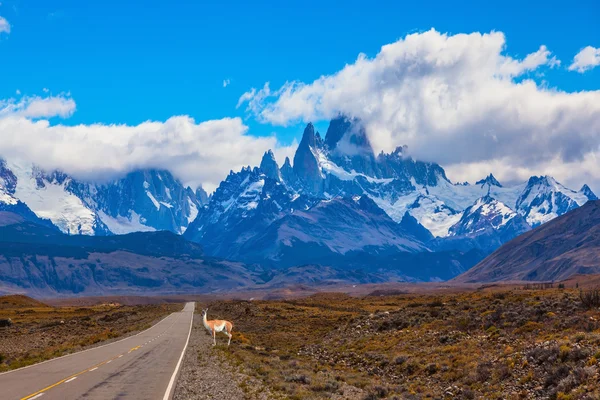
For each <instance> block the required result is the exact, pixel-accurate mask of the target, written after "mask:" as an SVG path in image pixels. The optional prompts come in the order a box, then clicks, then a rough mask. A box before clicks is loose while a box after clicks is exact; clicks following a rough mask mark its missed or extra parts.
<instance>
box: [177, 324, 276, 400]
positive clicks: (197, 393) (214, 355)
mask: <svg viewBox="0 0 600 400" xmlns="http://www.w3.org/2000/svg"><path fill="white" fill-rule="evenodd" d="M226 345H227V338H226V336H225V335H222V334H219V335H218V336H217V348H215V347H214V346H213V341H212V337H211V336H210V335H209V334H208V332H207V331H206V329H205V328H204V325H203V324H202V317H201V316H200V315H199V314H194V325H193V328H192V334H191V336H190V342H189V344H188V348H187V350H186V352H185V356H184V358H183V364H182V366H181V371H180V372H179V377H178V379H177V384H176V386H175V393H174V395H173V399H174V400H192V399H216V398H223V399H247V400H255V399H256V400H266V399H272V398H274V397H273V396H271V395H270V393H269V392H268V390H267V389H266V388H264V386H263V385H262V383H260V382H258V381H257V380H256V379H254V378H252V377H249V376H248V375H246V374H244V373H242V372H241V371H240V369H239V368H236V367H234V366H232V365H231V364H230V363H229V362H227V360H225V359H224V357H223V356H222V355H221V354H219V349H218V348H219V347H220V346H226ZM235 345H236V344H235V343H232V344H231V346H235ZM225 351H226V350H225ZM242 388H243V389H242Z"/></svg>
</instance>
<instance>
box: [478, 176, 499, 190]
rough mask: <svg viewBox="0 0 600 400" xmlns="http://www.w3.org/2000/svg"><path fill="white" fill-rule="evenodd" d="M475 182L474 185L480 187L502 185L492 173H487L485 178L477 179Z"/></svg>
mask: <svg viewBox="0 0 600 400" xmlns="http://www.w3.org/2000/svg"><path fill="white" fill-rule="evenodd" d="M475 184H476V185H481V187H483V186H485V185H489V186H497V187H502V185H501V184H500V182H498V180H497V179H496V177H495V176H494V175H492V174H489V175H488V176H486V177H485V178H483V179H481V180H479V181H477V182H476V183H475Z"/></svg>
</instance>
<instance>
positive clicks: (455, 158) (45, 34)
mask: <svg viewBox="0 0 600 400" xmlns="http://www.w3.org/2000/svg"><path fill="white" fill-rule="evenodd" d="M488 3H489V2H481V1H462V2H446V1H428V2H399V1H377V0H372V1H368V2H366V1H354V0H349V1H345V2H344V3H343V4H341V3H340V2H339V1H312V0H308V1H295V0H290V1H285V2H274V1H272V2H266V1H254V2H248V1H233V2H232V1H229V2H225V1H220V2H216V1H215V2H200V1H181V0H179V1H178V0H175V1H169V2H165V1H160V2H159V1H151V0H149V1H128V0H120V1H116V0H105V1H81V0H78V1H75V0H55V1H43V0H1V5H0V59H1V60H2V62H0V76H2V78H3V79H2V84H1V85H0V139H1V140H0V156H4V157H12V156H18V157H22V158H24V159H27V160H29V161H32V162H34V163H36V164H38V165H40V166H42V167H44V168H47V169H53V168H58V169H61V170H64V171H66V172H68V173H71V174H73V175H75V176H76V177H77V176H78V177H82V178H89V179H96V178H108V177H115V176H117V175H119V174H121V175H122V174H124V173H126V172H128V171H130V170H132V169H135V168H147V167H152V168H166V169H169V170H171V171H173V172H174V173H175V174H176V176H177V177H179V178H180V179H182V180H183V181H184V182H189V183H191V184H197V183H203V184H206V186H207V187H209V188H214V187H216V186H217V185H218V184H219V182H220V180H221V179H223V178H224V177H225V176H226V174H227V173H228V172H229V170H230V169H233V170H237V169H239V168H241V166H243V165H257V164H258V163H259V162H260V157H261V156H262V154H263V153H264V151H265V150H266V149H268V148H273V149H274V150H275V154H276V156H277V158H278V161H279V162H282V160H283V158H284V157H285V156H292V155H293V153H294V150H295V147H294V146H295V143H297V141H298V140H299V139H300V137H301V134H302V130H303V126H304V124H305V123H306V122H308V121H312V122H314V123H315V125H316V126H317V129H318V130H320V131H321V132H322V133H324V132H325V130H326V128H327V121H328V119H329V118H331V117H332V116H335V115H337V114H338V113H344V114H348V115H350V116H355V117H358V118H360V119H361V120H362V121H363V122H364V125H365V126H366V129H367V133H368V135H369V137H370V139H371V141H372V143H373V145H374V148H375V151H379V150H385V151H390V150H392V149H393V148H394V147H395V146H399V145H404V144H407V145H408V148H409V151H410V154H411V155H412V156H414V157H415V158H419V159H423V160H426V161H435V162H438V163H440V164H441V165H442V166H443V167H444V168H446V171H447V173H448V175H449V176H450V177H451V179H452V180H454V181H465V180H469V181H475V180H477V179H480V178H481V177H483V176H486V175H487V174H489V173H490V172H493V173H494V175H496V177H498V178H499V179H500V180H501V181H523V180H526V179H528V177H529V176H531V175H533V174H536V175H544V174H550V175H553V176H555V177H556V178H557V179H559V180H560V181H562V182H564V183H566V184H568V185H571V186H572V187H579V186H580V185H581V184H582V183H589V184H590V185H591V186H592V187H593V188H594V189H595V190H598V191H600V169H599V168H597V166H598V162H597V160H599V159H600V24H598V23H597V21H598V18H599V17H600V2H598V1H594V0H589V1H574V2H569V3H565V2H562V1H560V2H559V1H545V2H538V1H529V2H521V1H504V2H501V3H497V4H488ZM480 33H481V34H480ZM382 46H385V47H384V48H383V50H382ZM584 48H585V49H586V50H585V51H582V49H584ZM580 51H581V54H580V56H581V59H579V60H578V61H577V62H576V63H574V57H575V56H576V54H578V53H580ZM361 53H363V54H365V55H366V58H360V59H359V58H358V57H359V54H361ZM570 66H571V68H570ZM320 77H323V79H320ZM224 81H227V82H228V84H227V85H226V87H224ZM267 82H268V83H269V89H268V90H267V89H264V85H265V83H267ZM286 83H287V84H286ZM252 88H254V89H255V90H254V91H253V92H252V91H251V89H252ZM261 89H262V90H261ZM242 95H244V97H245V99H246V100H247V101H245V102H243V103H242V105H241V106H240V107H236V106H237V104H238V101H239V99H240V97H241V96H242ZM73 110H74V112H73ZM176 116H189V117H191V118H193V121H192V120H190V119H188V118H187V117H183V118H174V117H176ZM46 119H47V121H46ZM145 121H156V122H157V123H155V124H144V123H143V122H145ZM91 155H93V157H92V156H91ZM98 171H100V172H98Z"/></svg>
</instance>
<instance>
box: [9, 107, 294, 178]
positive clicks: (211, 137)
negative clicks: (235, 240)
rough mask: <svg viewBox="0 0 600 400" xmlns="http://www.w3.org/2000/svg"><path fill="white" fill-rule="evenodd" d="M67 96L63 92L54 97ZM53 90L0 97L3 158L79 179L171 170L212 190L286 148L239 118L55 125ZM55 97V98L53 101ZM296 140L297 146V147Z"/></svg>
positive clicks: (57, 111)
mask: <svg viewBox="0 0 600 400" xmlns="http://www.w3.org/2000/svg"><path fill="white" fill-rule="evenodd" d="M65 100H66V101H67V103H68V102H69V101H70V102H73V100H71V99H66V98H60V99H58V103H59V104H62V103H61V102H63V101H65ZM55 102H57V98H56V97H48V98H37V97H36V98H33V99H32V98H28V99H26V100H22V101H18V102H17V101H15V100H5V101H0V137H1V138H2V140H1V141H0V157H3V158H7V159H17V160H24V161H29V162H33V163H35V164H36V165H38V166H40V167H41V168H43V169H46V170H54V169H60V170H62V171H64V172H66V173H68V174H70V175H73V176H75V177H76V178H79V179H83V180H96V181H98V180H105V179H111V178H116V177H119V176H122V175H124V174H125V173H127V172H130V171H132V170H134V169H138V168H160V169H168V170H170V171H171V172H173V174H174V175H175V176H177V177H178V178H179V179H181V180H182V181H183V182H184V183H186V184H190V185H192V186H196V185H198V184H200V183H202V184H203V186H204V187H205V188H206V189H207V190H214V189H215V188H216V186H218V184H219V183H220V181H221V180H222V179H224V178H225V177H226V176H227V174H228V173H229V171H230V170H232V169H233V170H239V169H240V168H241V167H243V166H246V165H252V166H254V165H258V164H259V163H260V160H261V157H262V155H263V153H264V152H265V151H266V150H268V149H270V148H271V149H273V150H274V151H275V152H276V154H278V155H282V154H290V152H292V151H293V147H286V146H279V145H278V142H277V139H276V137H275V136H270V137H260V138H258V137H253V136H250V135H248V134H247V133H248V132H247V131H248V127H247V126H246V125H244V124H243V122H242V120H241V119H240V118H224V119H221V120H213V121H205V122H200V123H196V122H195V121H194V120H193V119H191V118H189V117H187V116H175V117H171V118H169V119H168V120H166V121H164V122H144V123H141V124H139V125H134V126H132V125H114V124H112V125H105V124H92V125H75V126H66V125H63V124H56V125H52V124H50V122H49V121H48V120H46V119H40V120H32V118H34V117H35V118H37V117H39V116H41V115H42V114H45V115H46V116H52V115H57V114H58V115H60V113H63V114H64V113H67V114H68V113H71V112H72V111H73V110H74V109H75V103H74V102H73V104H72V107H67V108H66V109H67V110H70V111H65V110H64V109H63V108H62V106H59V107H55V106H54V105H53V104H54V103H55ZM51 104H52V105H51ZM294 147H295V146H294Z"/></svg>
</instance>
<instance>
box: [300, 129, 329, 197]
mask: <svg viewBox="0 0 600 400" xmlns="http://www.w3.org/2000/svg"><path fill="white" fill-rule="evenodd" d="M319 144H320V143H318V141H317V137H316V135H315V127H314V126H313V124H312V123H309V124H308V125H306V128H305V129H304V134H303V135H302V140H301V141H300V145H298V149H297V150H296V154H295V155H294V167H293V168H294V174H295V175H296V176H297V177H298V178H299V179H300V180H301V181H302V182H303V183H304V186H305V188H306V189H307V190H308V191H309V192H310V193H313V194H318V193H321V191H322V186H323V177H322V176H321V169H320V167H319V160H318V159H317V152H318V151H319V147H320V146H319Z"/></svg>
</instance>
